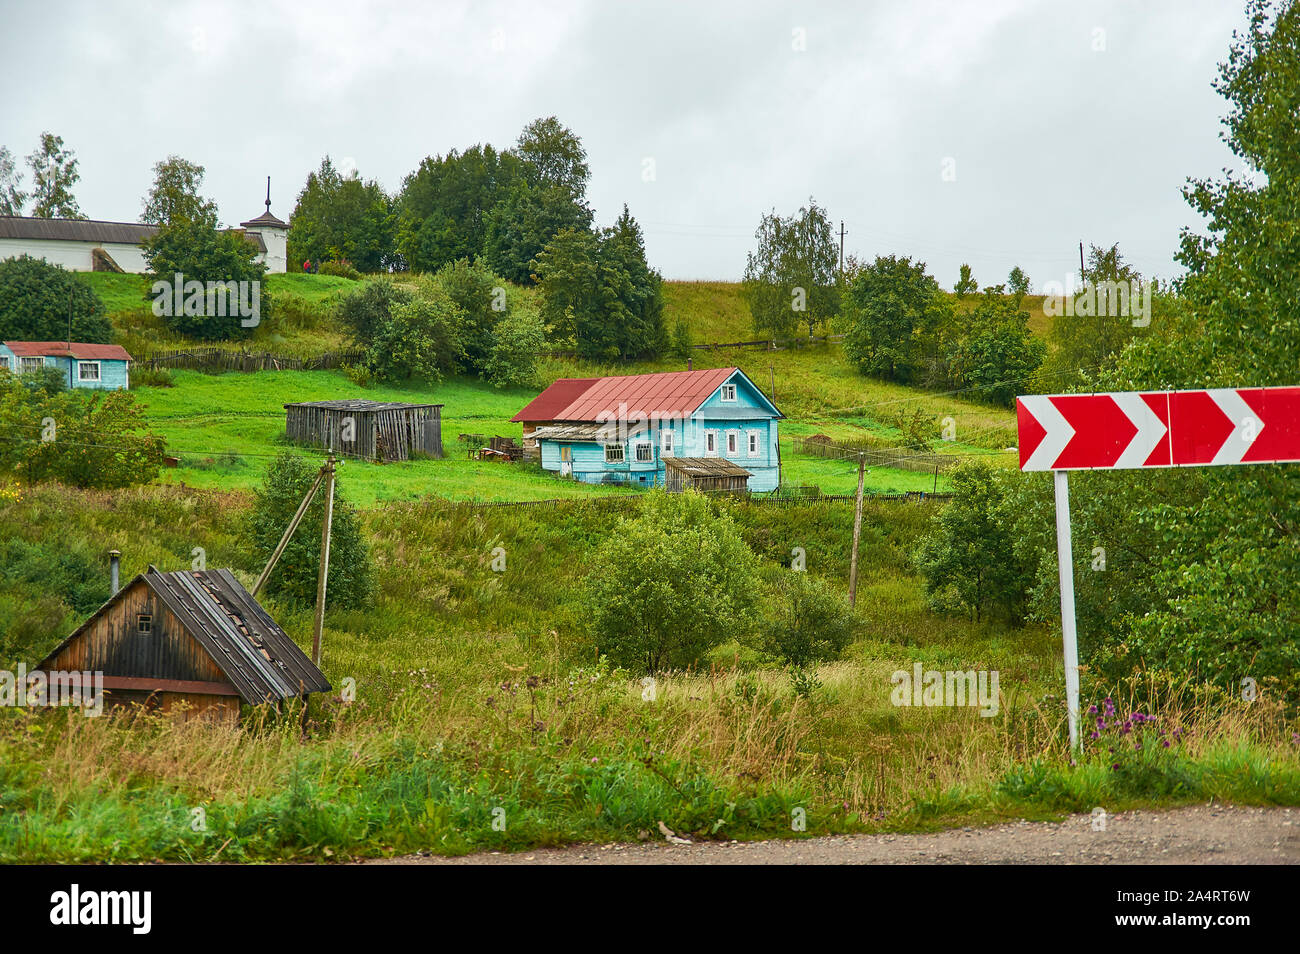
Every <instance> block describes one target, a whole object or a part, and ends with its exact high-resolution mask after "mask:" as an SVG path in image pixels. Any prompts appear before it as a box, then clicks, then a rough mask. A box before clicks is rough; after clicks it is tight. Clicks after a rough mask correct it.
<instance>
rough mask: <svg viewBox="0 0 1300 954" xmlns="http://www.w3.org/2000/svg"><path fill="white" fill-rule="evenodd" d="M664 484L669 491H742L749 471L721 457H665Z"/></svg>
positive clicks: (746, 484)
mask: <svg viewBox="0 0 1300 954" xmlns="http://www.w3.org/2000/svg"><path fill="white" fill-rule="evenodd" d="M664 487H666V488H667V489H668V491H669V492H671V493H680V492H681V491H683V490H698V491H701V492H704V493H709V492H717V491H722V492H729V493H746V492H747V491H748V490H749V471H747V470H745V468H743V467H741V466H740V465H739V464H733V463H732V462H731V461H729V460H727V459H726V458H723V457H665V458H664Z"/></svg>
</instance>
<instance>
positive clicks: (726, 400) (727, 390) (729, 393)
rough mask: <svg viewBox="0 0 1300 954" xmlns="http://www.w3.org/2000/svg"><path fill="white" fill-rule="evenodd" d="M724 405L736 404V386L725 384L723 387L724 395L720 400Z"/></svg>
mask: <svg viewBox="0 0 1300 954" xmlns="http://www.w3.org/2000/svg"><path fill="white" fill-rule="evenodd" d="M719 400H721V401H722V403H723V404H735V403H736V386H735V385H734V384H724V385H723V386H722V395H721V397H720V398H719Z"/></svg>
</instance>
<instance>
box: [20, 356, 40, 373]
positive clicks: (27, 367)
mask: <svg viewBox="0 0 1300 954" xmlns="http://www.w3.org/2000/svg"><path fill="white" fill-rule="evenodd" d="M29 362H33V363H30V364H29ZM43 367H45V357H44V356H43V355H39V354H25V355H22V356H21V357H20V358H19V359H18V373H19V374H28V373H30V372H32V371H39V370H40V369H41V368H43Z"/></svg>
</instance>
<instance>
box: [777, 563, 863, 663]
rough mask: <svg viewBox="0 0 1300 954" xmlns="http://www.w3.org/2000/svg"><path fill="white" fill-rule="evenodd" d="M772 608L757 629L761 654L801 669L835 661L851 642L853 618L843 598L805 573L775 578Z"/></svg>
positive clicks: (790, 572) (792, 572) (791, 572)
mask: <svg viewBox="0 0 1300 954" xmlns="http://www.w3.org/2000/svg"><path fill="white" fill-rule="evenodd" d="M774 589H775V593H774V597H775V598H774V599H773V601H772V606H770V607H769V609H768V613H767V618H766V619H765V620H764V621H763V623H762V624H761V626H760V636H761V642H762V648H763V650H764V651H766V652H769V653H771V654H772V655H774V656H778V657H780V658H781V660H782V661H783V662H785V663H787V664H789V665H791V666H794V667H797V668H802V667H804V666H809V665H812V664H814V663H819V662H827V661H829V660H832V659H838V658H839V655H840V653H842V652H843V651H844V647H845V646H847V645H848V644H849V642H850V641H851V640H852V639H853V630H854V624H853V615H852V613H851V611H850V610H849V604H848V601H847V599H846V598H845V597H844V595H843V594H841V593H839V592H837V591H836V590H835V589H833V588H832V587H831V586H829V585H827V583H826V582H825V581H823V580H820V579H818V578H816V577H813V576H809V575H808V574H807V573H806V572H800V571H791V570H784V571H782V572H781V574H780V575H779V576H778V578H777V581H776V586H775V588H774Z"/></svg>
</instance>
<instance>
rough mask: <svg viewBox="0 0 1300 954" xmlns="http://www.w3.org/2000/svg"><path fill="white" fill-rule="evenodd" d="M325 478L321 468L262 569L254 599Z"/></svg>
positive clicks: (254, 588) (254, 590)
mask: <svg viewBox="0 0 1300 954" xmlns="http://www.w3.org/2000/svg"><path fill="white" fill-rule="evenodd" d="M324 476H325V468H324V467H321V469H320V471H319V472H318V473H317V474H316V482H315V483H313V484H312V485H311V489H310V490H308V491H307V496H305V497H303V498H302V503H300V504H299V505H298V512H297V513H295V514H294V515H293V519H292V520H290V521H289V526H288V528H287V529H286V530H285V531H284V536H282V537H281V538H280V542H279V543H277V544H276V545H275V552H274V553H272V554H271V559H269V560H267V561H266V566H265V567H263V568H262V575H261V576H259V577H258V578H257V582H256V583H254V584H253V596H254V597H256V596H257V594H258V593H260V592H261V591H262V587H264V586H265V585H266V581H267V580H269V579H270V578H271V571H272V570H274V569H275V565H276V563H278V562H279V561H280V556H281V555H282V554H283V553H284V548H285V547H287V546H288V545H289V540H290V539H292V537H293V534H294V531H295V530H297V529H298V524H300V523H302V518H303V514H305V513H306V512H307V507H308V506H309V505H310V504H311V500H312V498H313V497H315V496H316V488H317V487H319V486H320V482H321V479H322V478H323V477H324Z"/></svg>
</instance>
